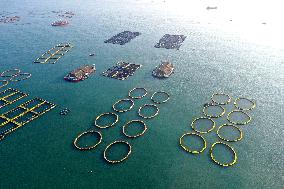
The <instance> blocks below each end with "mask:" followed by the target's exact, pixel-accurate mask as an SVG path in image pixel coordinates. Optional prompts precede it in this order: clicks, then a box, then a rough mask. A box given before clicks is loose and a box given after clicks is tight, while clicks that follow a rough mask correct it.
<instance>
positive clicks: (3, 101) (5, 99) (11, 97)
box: [0, 88, 29, 109]
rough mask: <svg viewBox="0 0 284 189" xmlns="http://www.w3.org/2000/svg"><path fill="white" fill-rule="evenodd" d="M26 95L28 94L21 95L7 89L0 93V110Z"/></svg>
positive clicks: (18, 92) (21, 93)
mask: <svg viewBox="0 0 284 189" xmlns="http://www.w3.org/2000/svg"><path fill="white" fill-rule="evenodd" d="M28 95H29V94H27V93H23V92H21V91H19V90H17V89H13V88H8V89H6V90H5V91H2V92H0V109H1V108H3V107H5V106H7V105H9V104H13V103H14V102H16V101H18V100H20V99H22V98H24V97H26V96H28Z"/></svg>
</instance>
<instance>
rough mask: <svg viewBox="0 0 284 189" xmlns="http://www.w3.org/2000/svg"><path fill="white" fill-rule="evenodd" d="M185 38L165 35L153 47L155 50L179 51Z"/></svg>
mask: <svg viewBox="0 0 284 189" xmlns="http://www.w3.org/2000/svg"><path fill="white" fill-rule="evenodd" d="M185 38H186V36H184V35H170V34H165V35H164V36H163V37H162V38H161V39H160V40H159V42H158V43H157V44H156V45H155V47H156V48H166V49H177V50H179V48H180V46H181V45H182V43H183V41H184V40H185Z"/></svg>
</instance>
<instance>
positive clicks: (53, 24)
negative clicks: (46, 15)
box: [51, 20, 69, 26]
mask: <svg viewBox="0 0 284 189" xmlns="http://www.w3.org/2000/svg"><path fill="white" fill-rule="evenodd" d="M68 24H69V22H68V21H66V20H59V21H55V22H53V23H51V25H52V26H66V25H68Z"/></svg>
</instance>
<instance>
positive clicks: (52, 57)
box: [34, 43, 73, 64]
mask: <svg viewBox="0 0 284 189" xmlns="http://www.w3.org/2000/svg"><path fill="white" fill-rule="evenodd" d="M72 47H73V45H71V44H70V43H65V44H58V45H56V46H55V47H52V48H51V49H49V50H48V51H46V52H45V53H43V54H42V55H41V56H40V57H39V58H37V59H36V60H35V61H34V63H41V64H47V63H51V64H55V63H56V62H57V61H58V60H59V59H60V58H62V57H63V56H64V55H65V53H67V52H68V51H69V50H70V49H71V48H72Z"/></svg>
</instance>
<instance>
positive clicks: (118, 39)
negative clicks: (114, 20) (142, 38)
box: [104, 31, 141, 45]
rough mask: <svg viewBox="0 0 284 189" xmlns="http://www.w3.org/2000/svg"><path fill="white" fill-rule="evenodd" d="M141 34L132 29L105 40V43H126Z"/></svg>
mask: <svg viewBox="0 0 284 189" xmlns="http://www.w3.org/2000/svg"><path fill="white" fill-rule="evenodd" d="M139 35H141V33H139V32H131V31H123V32H121V33H119V34H117V35H115V36H113V37H111V38H110V39H108V40H105V41H104V42H105V43H112V44H119V45H125V44H126V43H129V42H130V41H131V40H132V39H134V38H135V37H137V36H139Z"/></svg>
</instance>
